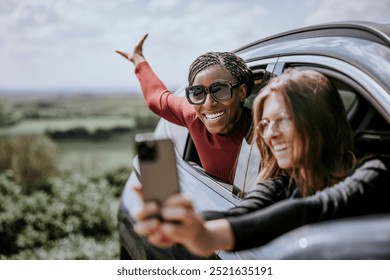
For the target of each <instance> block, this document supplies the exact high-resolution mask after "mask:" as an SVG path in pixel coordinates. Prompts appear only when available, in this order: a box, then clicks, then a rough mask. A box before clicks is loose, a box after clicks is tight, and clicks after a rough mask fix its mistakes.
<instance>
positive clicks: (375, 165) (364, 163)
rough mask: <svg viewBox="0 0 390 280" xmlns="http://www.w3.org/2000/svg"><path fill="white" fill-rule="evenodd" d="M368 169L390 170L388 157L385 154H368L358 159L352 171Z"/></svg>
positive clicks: (389, 158)
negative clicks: (358, 161)
mask: <svg viewBox="0 0 390 280" xmlns="http://www.w3.org/2000/svg"><path fill="white" fill-rule="evenodd" d="M370 169H376V170H381V171H385V172H388V171H389V170H390V157H389V156H385V155H370V156H367V157H364V158H362V159H361V160H360V163H359V164H358V166H357V167H356V168H355V170H354V173H356V172H361V171H364V170H370Z"/></svg>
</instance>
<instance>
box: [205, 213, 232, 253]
mask: <svg viewBox="0 0 390 280" xmlns="http://www.w3.org/2000/svg"><path fill="white" fill-rule="evenodd" d="M205 227H206V229H207V231H208V232H209V235H210V239H209V241H210V242H209V244H210V247H209V248H210V250H212V251H217V250H225V251H231V250H232V249H233V247H234V236H233V231H232V228H231V226H230V223H229V222H228V221H227V220H226V219H218V220H211V221H207V222H206V224H205Z"/></svg>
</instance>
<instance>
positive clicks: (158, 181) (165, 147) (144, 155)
mask: <svg viewBox="0 0 390 280" xmlns="http://www.w3.org/2000/svg"><path fill="white" fill-rule="evenodd" d="M135 144H136V151H137V154H138V163H139V171H140V181H141V184H142V193H143V196H144V200H145V201H147V200H155V201H157V202H159V203H163V202H164V201H165V200H166V198H167V197H168V196H170V195H172V194H174V193H178V192H179V176H178V172H177V167H176V157H175V150H174V144H173V142H172V140H171V139H169V138H164V139H157V138H155V137H154V136H153V134H151V133H145V134H137V135H136V136H135Z"/></svg>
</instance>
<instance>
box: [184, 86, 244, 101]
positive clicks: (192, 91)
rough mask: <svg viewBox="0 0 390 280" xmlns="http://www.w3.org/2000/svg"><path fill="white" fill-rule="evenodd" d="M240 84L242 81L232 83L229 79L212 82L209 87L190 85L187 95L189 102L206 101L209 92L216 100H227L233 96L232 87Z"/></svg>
mask: <svg viewBox="0 0 390 280" xmlns="http://www.w3.org/2000/svg"><path fill="white" fill-rule="evenodd" d="M239 85H240V82H238V83H235V84H232V83H231V82H228V81H220V82H215V83H212V84H211V85H210V86H209V87H205V86H202V85H196V86H189V87H187V88H186V97H187V100H188V102H189V103H191V104H193V105H201V104H204V103H205V102H206V97H207V94H210V95H211V97H212V98H213V99H214V100H215V101H226V100H229V99H230V98H232V96H233V92H232V88H235V87H237V86H239Z"/></svg>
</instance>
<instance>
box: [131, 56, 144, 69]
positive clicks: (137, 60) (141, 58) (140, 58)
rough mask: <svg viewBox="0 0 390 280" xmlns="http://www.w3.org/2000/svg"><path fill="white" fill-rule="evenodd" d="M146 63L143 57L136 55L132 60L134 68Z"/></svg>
mask: <svg viewBox="0 0 390 280" xmlns="http://www.w3.org/2000/svg"><path fill="white" fill-rule="evenodd" d="M144 61H146V59H145V57H144V56H142V55H134V56H133V57H132V58H131V62H133V64H134V66H137V65H138V64H140V63H141V62H144Z"/></svg>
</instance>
